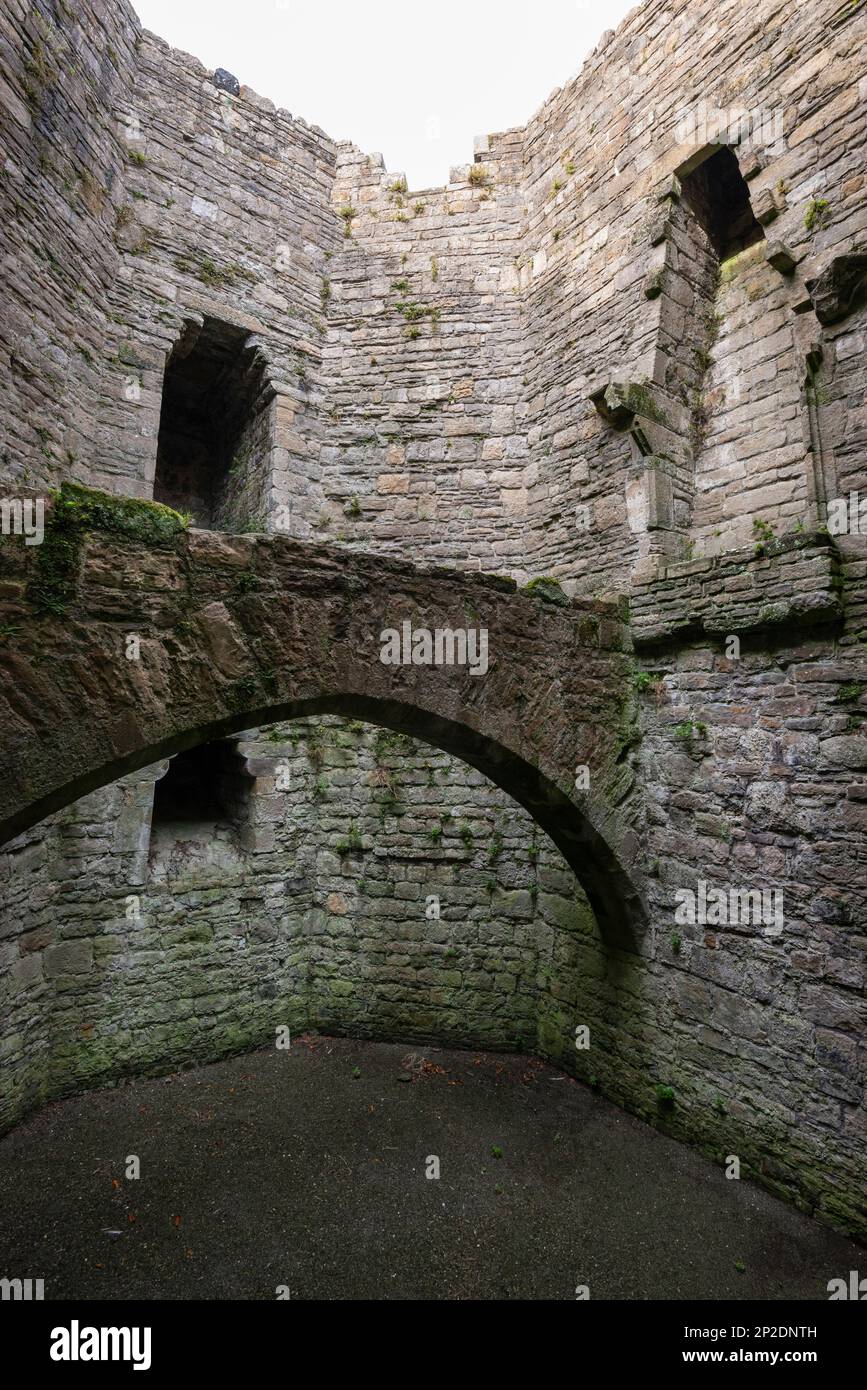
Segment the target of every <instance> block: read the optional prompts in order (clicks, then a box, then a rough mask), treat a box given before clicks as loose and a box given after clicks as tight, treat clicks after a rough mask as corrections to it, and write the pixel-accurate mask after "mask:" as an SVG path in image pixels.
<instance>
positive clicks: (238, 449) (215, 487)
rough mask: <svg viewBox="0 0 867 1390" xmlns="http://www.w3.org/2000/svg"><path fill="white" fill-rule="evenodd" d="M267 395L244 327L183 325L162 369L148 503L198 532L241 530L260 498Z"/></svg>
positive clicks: (266, 442) (258, 361) (259, 361)
mask: <svg viewBox="0 0 867 1390" xmlns="http://www.w3.org/2000/svg"><path fill="white" fill-rule="evenodd" d="M270 395H271V393H270V391H269V390H268V389H267V379H266V377H265V372H264V369H263V364H262V359H261V357H260V356H259V353H258V352H257V350H256V347H255V345H254V344H252V343H250V340H249V334H248V333H247V331H246V330H245V329H243V328H238V327H237V326H235V325H233V324H227V323H222V322H221V321H220V320H218V319H212V318H206V319H205V321H204V324H203V325H202V326H201V327H199V326H198V325H196V324H189V325H188V326H187V329H186V331H185V333H184V334H183V336H182V337H181V339H180V340H179V341H178V342H177V343H176V344H175V347H174V349H173V351H172V353H171V355H170V357H169V360H168V363H167V365H166V372H165V378H164V382H163V399H162V410H161V413H160V430H159V440H158V444H157V463H156V472H155V475H154V500H155V501H157V502H164V503H165V504H166V505H167V506H169V507H174V508H175V509H176V510H177V511H181V512H189V513H190V514H191V515H192V518H193V523H194V525H196V526H200V527H204V528H205V529H213V530H232V529H243V525H244V523H245V522H246V521H248V520H250V519H251V518H252V517H253V516H255V515H256V514H257V512H258V511H259V509H260V506H261V500H262V497H263V496H264V493H265V486H266V479H265V468H266V464H267V459H268V446H269V431H268V425H269V412H268V411H267V409H266V405H267V403H268V400H269V399H270Z"/></svg>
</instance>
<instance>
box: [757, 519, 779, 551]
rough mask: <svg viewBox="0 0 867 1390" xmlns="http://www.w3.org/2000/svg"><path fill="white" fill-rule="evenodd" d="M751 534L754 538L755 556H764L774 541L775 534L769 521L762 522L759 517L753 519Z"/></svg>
mask: <svg viewBox="0 0 867 1390" xmlns="http://www.w3.org/2000/svg"><path fill="white" fill-rule="evenodd" d="M753 533H754V535H755V537H756V554H757V555H765V554H766V553H767V551H768V549H769V547H770V546H771V544H772V542H773V541H775V540H776V538H777V534H776V531H775V529H774V527H773V525H772V523H771V522H770V521H763V520H762V518H761V517H759V516H757V517H754V518H753Z"/></svg>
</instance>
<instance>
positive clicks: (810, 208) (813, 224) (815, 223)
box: [804, 198, 831, 236]
mask: <svg viewBox="0 0 867 1390" xmlns="http://www.w3.org/2000/svg"><path fill="white" fill-rule="evenodd" d="M830 211H831V204H830V203H829V202H828V199H827V198H811V199H810V201H809V203H808V204H807V211H806V212H805V213H804V226H805V227H806V229H807V231H808V232H809V233H810V235H811V236H812V234H813V232H818V231H821V229H822V227H824V226H825V225H826V223H827V221H828V218H829V216H830Z"/></svg>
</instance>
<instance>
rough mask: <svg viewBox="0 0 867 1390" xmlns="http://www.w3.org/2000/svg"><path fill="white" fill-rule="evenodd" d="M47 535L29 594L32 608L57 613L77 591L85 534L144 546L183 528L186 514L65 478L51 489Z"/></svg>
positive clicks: (165, 541) (169, 538) (159, 543)
mask: <svg viewBox="0 0 867 1390" xmlns="http://www.w3.org/2000/svg"><path fill="white" fill-rule="evenodd" d="M52 496H53V505H52V508H51V511H50V513H49V516H48V518H47V522H46V527H45V539H44V540H43V542H42V545H41V546H40V547H39V554H38V557H37V561H36V573H35V575H34V577H33V579H32V580H31V582H30V585H29V589H28V597H29V599H30V602H31V603H32V604H33V606H34V608H35V609H36V612H37V613H39V614H41V615H43V616H55V617H56V616H59V615H61V614H62V613H64V612H65V610H66V607H67V604H68V603H69V600H70V598H71V597H72V594H73V592H74V590H75V584H76V580H77V578H78V572H79V569H80V565H81V552H82V547H83V543H84V537H85V535H86V534H87V533H88V532H90V531H105V532H108V533H109V534H111V535H115V536H124V537H128V538H129V539H130V540H136V541H141V542H142V543H143V544H145V545H148V546H163V545H168V544H169V543H170V542H171V541H172V540H174V538H175V536H177V535H179V534H180V533H181V532H182V531H185V530H186V529H187V527H188V526H189V523H190V518H189V517H188V516H183V515H181V513H180V512H175V511H172V509H171V507H164V506H163V505H162V504H161V503H159V502H143V501H140V500H139V499H137V498H134V497H112V496H110V495H109V494H108V493H105V492H97V491H96V490H95V489H94V488H88V487H83V486H82V485H81V484H80V483H64V484H63V486H62V487H61V488H60V490H59V491H58V492H55V493H53V494H52Z"/></svg>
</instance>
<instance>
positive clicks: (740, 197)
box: [683, 146, 765, 261]
mask: <svg viewBox="0 0 867 1390" xmlns="http://www.w3.org/2000/svg"><path fill="white" fill-rule="evenodd" d="M683 197H684V199H685V201H686V202H687V204H688V205H689V206H690V207H691V208H692V211H693V212H694V214H695V216H696V217H697V218H698V220H699V222H700V223H701V224H702V226H703V227H704V229H705V231H706V232H707V235H708V237H709V239H710V242H711V245H712V246H713V249H714V250H715V251H716V254H717V256H718V257H719V259H720V261H726V260H728V259H729V258H730V257H731V256H736V255H737V254H738V252H739V251H745V250H746V249H747V247H748V246H754V245H755V244H756V242H758V241H762V240H764V235H765V233H764V229H763V227H762V225H761V223H760V222H757V221H756V217H755V214H754V213H753V208H752V204H751V202H750V190H749V187H748V185H747V182H746V179H745V178H744V176H743V174H742V173H741V171H740V165H739V164H738V161H737V158H736V157H735V155H734V153H733V152H732V151H731V150H730V149H728V148H727V147H726V146H723V147H722V148H721V149H719V150H717V152H716V154H713V155H711V157H710V158H709V159H706V160H705V161H704V163H703V164H700V165H699V166H698V168H697V169H694V170H693V172H692V173H691V174H689V175H687V177H686V178H685V179H684V181H683Z"/></svg>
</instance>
